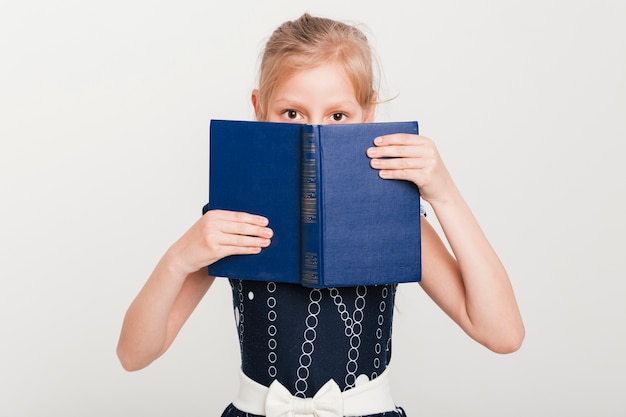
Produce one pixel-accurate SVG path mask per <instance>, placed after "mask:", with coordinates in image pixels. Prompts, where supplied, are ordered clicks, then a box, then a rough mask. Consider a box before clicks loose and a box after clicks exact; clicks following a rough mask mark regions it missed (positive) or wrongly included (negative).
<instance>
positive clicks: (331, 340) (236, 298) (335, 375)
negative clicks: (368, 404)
mask: <svg viewBox="0 0 626 417" xmlns="http://www.w3.org/2000/svg"><path fill="white" fill-rule="evenodd" d="M230 285H231V287H232V293H233V307H234V313H235V322H236V324H237V332H238V335H239V346H240V350H241V366H242V370H243V372H244V373H245V374H246V375H247V376H248V377H250V378H252V379H253V380H255V381H257V382H258V383H260V384H263V385H265V386H269V385H270V384H271V383H272V381H274V380H275V379H276V380H278V381H279V382H280V383H281V384H282V385H284V386H285V387H286V388H287V389H288V390H289V391H290V392H291V394H292V395H294V396H296V397H302V398H305V397H312V396H313V395H314V394H315V393H316V392H317V390H318V389H319V388H320V387H321V386H322V385H324V384H325V383H326V382H327V381H328V380H330V379H333V380H334V381H335V382H336V383H337V384H338V385H339V388H340V389H341V390H344V391H345V390H348V389H350V388H354V387H355V386H356V384H357V381H359V382H364V381H367V380H371V379H373V378H376V377H377V376H378V375H380V374H381V373H382V372H383V371H384V370H385V369H386V368H387V365H388V364H389V361H390V359H391V331H392V319H393V309H394V298H395V292H396V287H397V285H395V284H393V285H380V286H367V287H365V286H361V287H344V288H324V289H311V288H305V287H303V286H300V285H297V284H285V283H274V282H261V281H246V280H234V279H231V280H230ZM222 416H223V417H249V416H250V414H248V413H245V412H242V411H240V410H238V409H237V408H235V407H234V406H233V405H232V404H231V405H229V406H228V408H227V409H226V410H225V411H224V413H223V415H222ZM376 416H385V417H401V416H404V411H403V410H402V409H401V408H397V410H395V411H392V412H387V413H381V414H376Z"/></svg>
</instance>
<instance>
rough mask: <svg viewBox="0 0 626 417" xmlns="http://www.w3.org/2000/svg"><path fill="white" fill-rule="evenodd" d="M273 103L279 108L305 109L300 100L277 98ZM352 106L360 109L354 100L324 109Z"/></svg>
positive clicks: (334, 103) (340, 101)
mask: <svg viewBox="0 0 626 417" xmlns="http://www.w3.org/2000/svg"><path fill="white" fill-rule="evenodd" d="M273 101H274V103H275V104H276V105H279V106H281V107H296V108H300V107H305V105H304V104H302V102H301V101H300V100H297V99H291V98H288V97H279V98H277V99H275V100H273ZM353 106H357V107H361V106H360V105H359V103H357V102H356V100H355V101H351V100H339V101H334V102H330V103H329V104H327V105H326V106H325V107H327V108H342V107H353Z"/></svg>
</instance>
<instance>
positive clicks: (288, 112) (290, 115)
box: [284, 110, 298, 120]
mask: <svg viewBox="0 0 626 417" xmlns="http://www.w3.org/2000/svg"><path fill="white" fill-rule="evenodd" d="M284 114H285V116H287V118H288V119H291V120H295V119H297V118H298V112H297V111H295V110H285V113H284Z"/></svg>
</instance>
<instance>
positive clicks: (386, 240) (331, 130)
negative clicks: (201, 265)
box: [205, 120, 421, 287]
mask: <svg viewBox="0 0 626 417" xmlns="http://www.w3.org/2000/svg"><path fill="white" fill-rule="evenodd" d="M392 133H412V134H417V133H418V126H417V122H388V123H364V124H344V125H302V124H290V123H270V122H247V121H230V120H212V121H211V124H210V142H209V204H208V205H207V207H206V208H205V210H206V209H208V208H209V207H210V208H211V209H225V210H235V211H246V212H249V213H254V214H260V215H263V216H265V217H267V218H269V220H270V227H271V228H272V229H273V230H274V237H273V238H272V243H271V245H270V246H269V247H268V248H265V249H264V250H263V251H262V252H261V253H260V254H258V255H233V256H229V257H227V258H224V259H222V260H220V261H218V262H216V263H214V264H212V265H210V266H209V274H210V275H214V276H220V277H229V278H242V279H252V280H262V281H277V282H290V283H299V284H302V285H305V286H310V287H339V286H356V285H379V284H387V283H398V282H412V281H419V280H420V278H421V240H420V198H419V192H418V189H417V187H415V185H414V184H412V183H409V182H406V181H395V180H383V179H381V178H380V177H379V176H378V171H377V170H374V169H372V168H371V167H370V165H369V162H370V159H369V158H368V157H367V155H366V153H365V152H366V150H367V148H369V147H370V146H372V145H373V140H374V138H376V137H377V136H381V135H385V134H392Z"/></svg>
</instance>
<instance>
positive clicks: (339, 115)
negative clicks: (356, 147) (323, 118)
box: [333, 113, 346, 122]
mask: <svg viewBox="0 0 626 417" xmlns="http://www.w3.org/2000/svg"><path fill="white" fill-rule="evenodd" d="M345 118H346V115H345V114H343V113H333V121H334V122H341V121H343V120H345Z"/></svg>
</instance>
